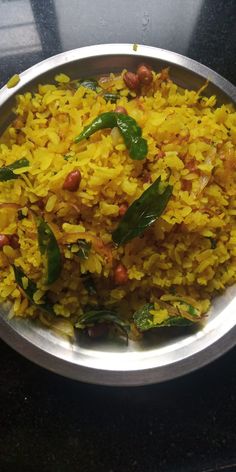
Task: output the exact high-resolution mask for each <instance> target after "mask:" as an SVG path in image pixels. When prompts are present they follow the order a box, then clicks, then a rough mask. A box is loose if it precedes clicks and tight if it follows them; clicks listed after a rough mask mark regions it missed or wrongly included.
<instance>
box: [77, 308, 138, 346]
mask: <svg viewBox="0 0 236 472" xmlns="http://www.w3.org/2000/svg"><path fill="white" fill-rule="evenodd" d="M97 323H109V324H113V325H115V326H116V327H117V328H119V329H120V330H121V332H122V333H123V334H124V335H125V337H126V339H128V330H129V326H128V325H127V324H126V323H125V322H124V321H123V320H121V319H120V318H119V317H118V316H117V313H116V312H115V311H113V310H109V309H107V308H97V309H95V308H94V309H92V310H90V311H87V312H86V313H84V314H83V315H82V316H81V317H80V318H79V320H78V324H77V327H78V328H82V329H83V328H85V327H86V326H93V325H95V324H97Z"/></svg>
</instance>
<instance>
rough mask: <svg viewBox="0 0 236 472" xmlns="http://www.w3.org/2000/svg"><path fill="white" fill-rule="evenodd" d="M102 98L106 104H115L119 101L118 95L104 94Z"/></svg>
mask: <svg viewBox="0 0 236 472" xmlns="http://www.w3.org/2000/svg"><path fill="white" fill-rule="evenodd" d="M102 96H103V98H104V100H106V102H111V103H116V102H117V100H119V99H120V95H119V94H118V93H111V92H105V93H104V94H103V95H102Z"/></svg>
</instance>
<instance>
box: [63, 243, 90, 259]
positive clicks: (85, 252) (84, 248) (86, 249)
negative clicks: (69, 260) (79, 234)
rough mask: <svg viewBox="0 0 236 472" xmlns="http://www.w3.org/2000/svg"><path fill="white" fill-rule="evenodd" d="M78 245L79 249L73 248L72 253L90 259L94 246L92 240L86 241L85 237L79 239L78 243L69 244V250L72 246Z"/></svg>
mask: <svg viewBox="0 0 236 472" xmlns="http://www.w3.org/2000/svg"><path fill="white" fill-rule="evenodd" d="M73 246H74V247H76V246H78V249H77V250H76V251H75V250H73V251H72V253H73V254H76V255H77V256H79V257H80V259H88V256H89V253H90V249H91V247H92V244H91V242H89V241H86V240H85V239H78V241H77V242H76V243H73V244H68V245H67V247H68V249H69V250H71V249H72V248H73Z"/></svg>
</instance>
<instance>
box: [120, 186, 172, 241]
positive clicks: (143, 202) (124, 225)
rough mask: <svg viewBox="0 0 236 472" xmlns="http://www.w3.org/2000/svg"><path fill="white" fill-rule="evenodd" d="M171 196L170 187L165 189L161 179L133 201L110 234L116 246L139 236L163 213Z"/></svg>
mask: <svg viewBox="0 0 236 472" xmlns="http://www.w3.org/2000/svg"><path fill="white" fill-rule="evenodd" d="M171 194H172V186H171V185H167V186H166V187H165V188H164V187H163V184H161V178H160V177H158V179H157V180H155V182H154V183H153V184H152V185H151V186H150V187H149V188H148V189H147V190H145V192H143V194H142V195H141V197H139V198H138V199H137V200H135V201H134V202H133V203H132V205H131V206H130V207H129V208H128V210H127V211H126V213H125V215H124V216H123V218H122V219H121V221H120V223H119V225H118V227H117V228H116V230H115V231H113V233H112V239H113V241H114V243H116V244H117V245H118V246H120V245H121V244H124V243H127V242H128V241H130V240H131V239H133V238H135V237H136V236H139V235H141V234H142V233H143V232H144V231H145V229H146V228H148V227H149V226H150V225H151V224H152V223H154V221H156V219H157V218H159V216H160V215H161V214H162V213H163V211H164V210H165V208H166V205H167V203H168V201H169V199H170V196H171Z"/></svg>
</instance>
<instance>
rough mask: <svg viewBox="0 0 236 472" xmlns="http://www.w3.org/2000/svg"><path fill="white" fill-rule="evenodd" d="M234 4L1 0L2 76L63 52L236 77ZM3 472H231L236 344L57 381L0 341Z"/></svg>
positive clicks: (219, 0)
mask: <svg viewBox="0 0 236 472" xmlns="http://www.w3.org/2000/svg"><path fill="white" fill-rule="evenodd" d="M235 18H236V2H235V0H224V1H223V0H146V1H143V0H119V2H117V1H116V2H115V1H114V0H110V1H109V0H97V1H96V0H90V2H88V1H86V0H55V1H53V0H48V1H47V0H41V1H40V0H31V1H30V0H9V1H7V0H0V30H1V36H0V82H1V84H3V83H4V82H6V80H7V79H8V78H9V77H10V76H11V75H13V74H14V73H17V72H21V71H22V70H24V69H26V68H28V67H30V66H31V65H33V64H35V63H36V62H38V61H41V60H42V59H45V58H47V57H49V56H51V55H54V54H57V53H59V52H61V51H65V50H69V49H73V48H76V47H80V46H85V45H89V44H99V43H108V42H110V43H111V42H130V43H134V42H136V43H140V44H141V43H142V44H148V45H152V46H158V47H162V48H165V49H170V50H172V51H176V52H178V53H181V54H184V55H186V56H189V57H191V58H193V59H195V60H198V61H200V62H202V63H203V64H206V65H207V66H209V67H211V68H212V69H215V70H216V71H217V72H219V73H220V74H221V75H223V76H224V77H226V78H227V79H228V80H230V81H231V82H233V83H234V84H235V82H236V68H235V57H236V34H235V31H236V30H235ZM0 355H1V363H0V379H1V380H0V471H1V472H5V471H14V472H18V471H19V472H21V471H25V472H28V471H40V472H44V471H56V472H67V471H70V472H74V471H81V472H87V471H88V472H93V471H97V472H100V471H101V472H133V471H134V472H159V471H160V472H162V471H163V472H182V471H183V472H213V471H226V472H232V471H236V424H235V423H236V403H235V401H236V368H235V366H236V350H233V351H231V352H229V353H228V354H226V355H225V356H223V357H222V358H221V359H218V360H217V361H215V362H214V363H212V364H211V365H210V366H208V367H205V368H203V369H201V370H200V371H198V372H195V373H193V374H191V375H188V376H185V377H183V378H180V379H177V380H175V381H171V382H168V383H165V384H160V385H154V386H149V387H138V388H108V387H96V386H93V385H85V384H81V383H79V382H74V381H71V380H68V379H64V378H62V377H59V376H57V375H54V374H52V373H49V372H47V371H46V370H43V369H42V368H40V367H38V366H35V365H33V364H32V363H30V362H29V361H27V360H25V359H24V358H22V357H21V356H20V355H18V354H17V353H15V352H14V351H13V350H11V349H10V348H9V347H7V346H6V345H5V344H4V343H1V344H0Z"/></svg>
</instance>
